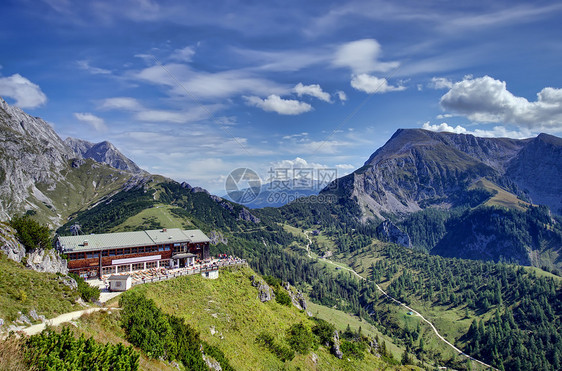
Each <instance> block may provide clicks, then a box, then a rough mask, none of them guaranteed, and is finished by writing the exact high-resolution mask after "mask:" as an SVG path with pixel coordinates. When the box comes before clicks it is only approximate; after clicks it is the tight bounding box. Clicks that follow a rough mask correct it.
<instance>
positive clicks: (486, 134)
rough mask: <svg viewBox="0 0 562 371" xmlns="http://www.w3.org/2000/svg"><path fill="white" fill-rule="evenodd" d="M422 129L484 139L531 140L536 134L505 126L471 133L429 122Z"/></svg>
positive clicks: (459, 127) (443, 124)
mask: <svg viewBox="0 0 562 371" xmlns="http://www.w3.org/2000/svg"><path fill="white" fill-rule="evenodd" d="M422 129H425V130H431V131H445V132H448V133H455V134H472V135H474V136H476V137H482V138H516V139H523V138H529V137H532V136H534V134H533V133H532V132H531V131H530V130H528V129H522V130H519V131H515V130H508V129H507V128H506V127H505V126H494V128H493V129H492V130H483V129H476V130H472V131H470V130H467V129H466V128H464V127H462V126H460V125H457V126H455V127H452V126H450V125H449V124H447V123H446V122H443V123H441V124H439V125H431V124H429V122H426V123H424V124H423V125H422Z"/></svg>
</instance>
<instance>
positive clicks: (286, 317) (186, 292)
mask: <svg viewBox="0 0 562 371" xmlns="http://www.w3.org/2000/svg"><path fill="white" fill-rule="evenodd" d="M253 274H255V273H254V272H253V271H252V270H251V269H249V268H246V267H244V268H239V269H231V270H221V272H220V277H219V279H217V280H206V279H204V278H202V277H201V276H191V277H182V278H178V279H175V280H171V281H168V282H161V283H154V284H147V285H141V286H137V287H135V288H134V290H138V291H141V292H143V293H144V294H145V295H146V296H147V297H149V298H151V299H153V300H154V301H155V302H156V303H157V305H158V306H160V307H161V308H162V309H163V310H164V311H165V312H168V313H171V314H174V315H177V316H181V317H183V318H185V319H186V320H187V322H188V323H190V324H191V325H193V326H194V327H195V328H197V329H198V330H199V331H200V332H201V337H202V339H204V340H206V341H207V342H209V343H210V344H212V345H216V346H218V347H219V348H220V349H221V350H222V351H223V352H224V353H225V354H226V355H227V357H229V359H230V362H231V364H232V365H233V366H234V367H235V368H236V369H241V370H263V369H296V368H297V367H300V368H304V369H348V370H369V369H380V368H382V367H384V366H385V364H384V363H382V362H381V361H380V360H379V359H378V358H376V357H374V356H372V355H370V354H367V355H366V357H365V360H364V361H362V362H360V361H355V360H351V361H348V360H338V359H337V358H335V357H334V356H332V355H331V354H330V353H329V351H328V350H326V349H324V348H323V347H320V348H319V349H318V350H315V351H313V352H314V353H315V354H316V355H317V356H318V361H317V364H314V363H313V361H312V356H311V354H308V355H306V356H305V355H297V356H296V357H295V358H294V359H293V360H292V361H291V362H288V363H287V364H285V365H284V364H283V363H282V362H281V361H279V360H278V359H277V358H276V357H275V356H274V355H273V354H272V353H270V352H269V351H268V350H266V349H263V348H261V347H260V346H258V345H257V344H256V343H255V338H256V336H257V335H259V334H260V333H262V332H267V333H269V334H271V335H273V336H274V337H275V338H276V340H277V341H279V342H280V343H285V340H284V339H285V332H286V330H287V329H288V328H289V327H290V326H291V325H292V324H295V323H300V322H303V323H304V324H305V325H307V326H309V327H310V326H312V325H313V322H312V320H311V319H309V318H308V316H307V315H306V314H305V313H301V312H300V311H298V310H297V309H296V308H294V307H286V306H282V305H280V304H278V303H276V302H274V301H270V302H267V303H262V302H260V301H259V300H258V298H257V296H258V291H257V289H256V288H255V287H253V286H252V285H251V283H250V276H251V275H253ZM211 329H214V330H215V331H216V332H215V334H214V335H212V333H211Z"/></svg>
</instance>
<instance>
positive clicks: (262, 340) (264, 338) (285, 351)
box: [256, 332, 295, 362]
mask: <svg viewBox="0 0 562 371" xmlns="http://www.w3.org/2000/svg"><path fill="white" fill-rule="evenodd" d="M256 343H258V344H260V345H262V346H264V347H266V348H267V349H269V351H270V352H271V353H273V354H275V355H276V356H277V358H279V359H280V360H281V361H283V362H285V361H290V360H292V359H293V358H295V352H294V351H293V350H292V349H291V348H287V347H284V346H282V345H280V344H277V343H276V342H275V339H274V338H273V336H271V335H270V334H267V333H265V332H262V333H261V334H259V335H258V336H257V337H256Z"/></svg>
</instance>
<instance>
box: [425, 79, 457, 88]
mask: <svg viewBox="0 0 562 371" xmlns="http://www.w3.org/2000/svg"><path fill="white" fill-rule="evenodd" d="M427 86H428V87H430V88H432V89H451V88H452V87H453V82H452V81H451V80H449V79H447V78H445V77H433V78H432V79H431V82H430V83H429V84H427Z"/></svg>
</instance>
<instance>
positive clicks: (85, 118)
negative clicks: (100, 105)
mask: <svg viewBox="0 0 562 371" xmlns="http://www.w3.org/2000/svg"><path fill="white" fill-rule="evenodd" d="M74 117H76V118H77V119H78V120H79V121H82V122H84V123H86V124H88V125H90V126H91V127H92V128H94V129H95V130H96V131H100V132H101V131H107V126H106V125H105V122H104V121H103V119H102V118H101V117H97V116H95V115H92V114H91V113H78V112H77V113H75V114H74Z"/></svg>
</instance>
